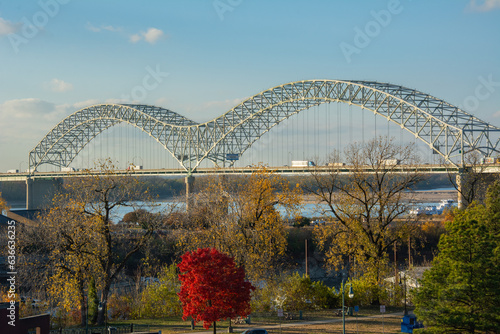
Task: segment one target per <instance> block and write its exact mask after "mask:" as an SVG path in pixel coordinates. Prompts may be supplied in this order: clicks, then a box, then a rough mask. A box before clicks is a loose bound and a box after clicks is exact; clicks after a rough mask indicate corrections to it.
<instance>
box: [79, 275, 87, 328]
mask: <svg viewBox="0 0 500 334" xmlns="http://www.w3.org/2000/svg"><path fill="white" fill-rule="evenodd" d="M78 290H79V292H80V296H79V301H80V326H82V327H85V324H86V323H87V315H88V310H87V306H86V304H85V288H84V286H83V280H82V279H79V280H78Z"/></svg>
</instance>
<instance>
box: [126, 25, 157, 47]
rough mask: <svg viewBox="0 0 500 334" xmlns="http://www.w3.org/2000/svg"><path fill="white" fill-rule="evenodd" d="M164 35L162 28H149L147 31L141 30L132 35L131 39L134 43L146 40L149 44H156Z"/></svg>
mask: <svg viewBox="0 0 500 334" xmlns="http://www.w3.org/2000/svg"><path fill="white" fill-rule="evenodd" d="M163 36H164V33H163V31H161V30H160V29H157V28H149V29H148V30H147V31H146V32H144V31H141V32H139V33H137V34H133V35H130V41H131V42H132V43H137V42H139V41H141V40H144V41H146V42H148V43H149V44H154V43H156V42H157V41H158V40H159V39H160V38H162V37H163Z"/></svg>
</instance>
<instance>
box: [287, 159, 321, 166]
mask: <svg viewBox="0 0 500 334" xmlns="http://www.w3.org/2000/svg"><path fill="white" fill-rule="evenodd" d="M314 166H316V165H315V164H314V162H313V161H308V160H293V161H292V167H314Z"/></svg>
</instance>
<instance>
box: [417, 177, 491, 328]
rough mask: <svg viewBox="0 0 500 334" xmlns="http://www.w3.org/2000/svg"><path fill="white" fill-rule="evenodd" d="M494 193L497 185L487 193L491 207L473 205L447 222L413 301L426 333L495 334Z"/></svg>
mask: <svg viewBox="0 0 500 334" xmlns="http://www.w3.org/2000/svg"><path fill="white" fill-rule="evenodd" d="M499 192H500V184H499V183H498V182H496V183H495V184H494V185H493V186H492V187H490V190H489V191H488V198H487V203H489V204H490V205H487V206H486V207H484V206H482V205H476V204H472V205H470V206H469V207H468V208H467V209H466V210H465V211H462V212H456V214H455V216H454V219H453V221H451V222H447V223H446V230H447V233H445V234H443V235H442V236H441V239H440V241H439V250H440V253H439V255H438V256H437V257H436V258H435V259H434V261H433V263H432V267H431V268H430V269H429V270H427V271H426V272H424V275H423V278H422V280H421V281H420V287H419V288H418V290H417V292H416V295H415V298H414V301H415V305H416V309H415V313H416V314H417V315H418V317H419V318H420V319H421V320H423V321H424V325H425V327H426V330H425V332H426V333H499V328H500V316H499V314H500V289H499V287H500V271H499V269H498V268H500V252H499V250H500V235H499V233H498V231H499V226H500V223H499V222H500V221H499V220H498V219H494V220H492V219H491V218H492V217H495V216H497V215H498V214H499V213H500V212H499V211H498V206H497V205H492V204H493V203H498V202H499V201H500V197H498V195H499ZM492 196H495V197H494V198H492ZM497 218H498V216H497Z"/></svg>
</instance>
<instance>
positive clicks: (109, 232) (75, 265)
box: [26, 161, 163, 324]
mask: <svg viewBox="0 0 500 334" xmlns="http://www.w3.org/2000/svg"><path fill="white" fill-rule="evenodd" d="M142 189H143V187H142V186H141V183H140V181H139V180H138V179H136V178H134V177H132V176H131V175H124V176H117V175H116V174H115V167H114V165H113V164H112V163H111V162H110V161H105V162H103V163H101V164H100V165H99V166H98V167H97V169H96V170H93V171H88V172H87V174H86V175H85V176H84V177H80V178H73V179H71V180H70V181H68V182H66V183H65V184H64V186H63V189H62V191H61V192H60V193H58V194H57V195H56V196H55V197H54V200H53V205H52V207H51V208H49V209H48V210H47V211H46V212H45V213H44V214H43V215H41V216H40V217H39V219H38V220H39V225H38V226H36V227H35V228H34V229H33V231H32V234H38V235H43V240H41V242H40V243H38V245H37V246H36V247H35V246H32V247H29V246H28V245H27V247H26V249H27V250H30V249H31V250H33V249H36V250H38V251H40V252H45V254H46V255H47V256H45V257H43V256H38V257H33V258H35V259H36V260H35V261H34V262H36V263H34V265H35V266H36V267H46V266H47V265H49V266H50V268H51V270H50V272H49V273H48V274H47V275H48V277H47V280H46V282H47V284H48V287H49V291H51V292H52V295H54V296H57V295H59V296H65V297H66V298H63V300H64V301H65V305H67V306H69V305H80V308H81V309H82V310H83V309H85V308H84V303H85V287H87V286H88V282H89V280H90V278H91V277H93V278H94V279H95V281H96V286H97V288H98V290H99V292H100V293H99V294H100V298H99V301H100V303H101V304H102V305H103V307H102V308H101V309H100V312H99V314H98V323H99V324H102V323H103V322H104V311H105V309H106V303H107V301H108V295H109V292H110V288H111V284H112V283H113V281H114V280H115V279H116V278H117V276H118V274H119V273H120V272H121V271H122V270H123V268H124V267H125V265H126V263H127V261H128V260H129V259H130V257H131V256H132V255H133V254H135V253H136V252H138V251H139V250H140V249H141V248H142V247H143V246H144V245H145V243H146V242H147V241H148V240H149V239H150V238H151V237H152V235H153V234H154V233H155V232H156V231H157V230H158V229H160V228H161V227H162V221H163V219H162V216H161V214H159V213H158V214H149V213H148V214H145V215H144V216H142V217H137V219H138V220H139V221H140V227H141V228H140V229H139V230H138V231H135V232H134V233H133V234H128V233H124V232H125V231H124V230H123V229H124V228H125V227H123V226H118V225H116V224H115V223H114V222H115V221H117V220H118V217H117V215H116V213H117V210H118V208H120V207H131V208H133V209H134V208H135V209H136V210H137V209H139V208H138V207H137V206H140V205H146V204H147V205H152V200H153V199H152V198H151V197H149V196H148V193H147V192H144V191H143V190H142ZM136 212H141V211H136ZM144 212H145V211H144ZM120 229H122V230H120ZM28 255H29V254H28ZM32 255H34V254H32ZM39 255H40V254H39ZM40 259H44V261H45V263H43V262H40Z"/></svg>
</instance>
